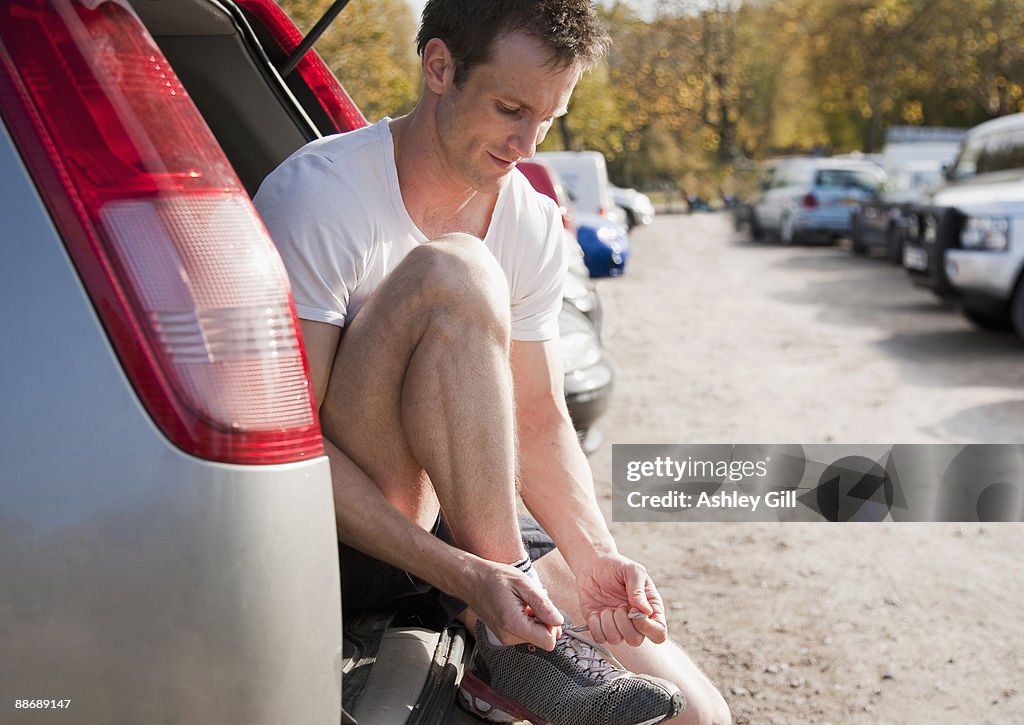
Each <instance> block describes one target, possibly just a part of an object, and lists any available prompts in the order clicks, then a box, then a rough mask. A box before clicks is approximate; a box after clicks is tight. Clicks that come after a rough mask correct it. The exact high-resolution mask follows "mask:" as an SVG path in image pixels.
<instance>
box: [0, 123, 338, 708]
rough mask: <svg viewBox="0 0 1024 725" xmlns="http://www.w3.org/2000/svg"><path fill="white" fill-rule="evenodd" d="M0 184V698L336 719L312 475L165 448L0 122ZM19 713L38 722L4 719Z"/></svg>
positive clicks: (323, 502) (328, 507)
mask: <svg viewBox="0 0 1024 725" xmlns="http://www.w3.org/2000/svg"><path fill="white" fill-rule="evenodd" d="M0 170H2V171H0V223H2V224H3V226H4V230H5V232H4V235H5V252H6V253H7V255H8V261H7V263H6V264H4V265H2V267H0V300H2V303H3V305H4V307H5V309H7V310H8V313H7V315H6V316H5V322H4V333H5V339H6V342H5V351H4V355H3V363H2V374H0V395H2V398H3V400H4V413H3V416H2V417H0V434H2V435H0V439H2V442H0V446H2V450H0V456H2V458H3V461H4V465H3V474H2V497H3V498H2V506H0V581H2V582H3V586H0V615H2V616H0V642H3V650H4V654H3V657H0V683H3V691H4V693H5V694H6V695H8V696H11V697H14V696H19V697H20V696H24V697H26V698H40V697H44V698H53V699H64V698H67V699H70V700H71V714H72V715H73V719H74V720H75V721H76V722H97V723H99V722H163V721H167V720H168V719H170V720H175V721H183V722H185V721H187V722H190V723H211V724H212V723H218V724H219V723H227V722H247V723H266V724H267V725H271V724H272V723H273V724H276V723H281V722H294V721H301V722H311V723H313V722H316V723H337V721H338V713H339V710H340V702H341V695H340V656H341V626H340V624H341V623H340V618H339V613H340V606H341V605H340V583H339V573H338V555H337V548H336V545H335V543H334V541H335V520H334V509H333V503H332V502H333V496H332V492H331V483H330V468H329V464H328V461H327V459H326V458H324V457H318V458H315V459H312V460H309V461H305V462H300V463H290V464H283V465H274V466H239V465H227V464H220V463H213V462H210V461H205V460H201V459H198V458H195V457H192V456H189V455H187V454H185V453H183V452H182V451H180V450H179V449H177V448H175V447H174V446H172V445H171V444H170V443H169V442H168V441H167V439H166V438H165V437H164V436H163V435H162V434H161V433H160V432H159V430H158V429H157V428H156V426H155V425H154V423H153V422H152V420H151V419H150V418H149V416H148V415H147V414H146V412H145V410H144V409H143V407H142V405H141V403H140V402H139V400H138V397H137V396H136V394H135V392H134V390H133V389H132V386H131V384H130V383H129V381H128V379H127V377H126V375H125V373H124V371H123V369H122V367H121V364H120V362H119V360H118V359H117V357H116V355H115V353H114V352H113V350H112V348H111V346H110V344H109V342H108V340H107V336H106V333H105V331H104V329H103V326H102V325H101V323H100V321H99V319H98V317H97V316H96V314H95V312H94V310H93V307H92V304H91V302H90V300H89V298H88V296H87V294H86V292H85V290H84V288H83V287H82V284H81V282H80V280H79V278H78V275H77V273H76V271H75V269H74V267H73V265H72V263H71V261H70V258H69V257H68V255H67V253H66V251H65V249H64V247H63V244H62V242H61V240H60V237H59V235H58V234H57V231H56V229H55V227H54V225H53V223H52V221H51V220H50V216H49V212H48V210H47V209H46V207H45V206H44V204H43V202H42V200H41V199H40V197H39V195H38V193H37V192H36V189H35V186H34V184H33V182H32V181H31V179H30V178H29V176H28V174H27V172H26V170H25V168H24V166H23V164H22V162H21V159H20V157H19V155H18V153H17V151H16V150H15V149H14V146H13V144H12V142H11V140H10V137H9V136H8V135H7V133H6V130H5V127H4V126H3V124H2V123H0ZM8 706H10V703H8ZM22 716H24V717H23V719H24V720H25V721H31V722H36V721H37V720H38V712H37V711H35V710H25V711H23V712H20V713H19V712H12V711H8V712H6V713H5V716H4V717H5V720H4V721H5V722H19V721H21V719H22Z"/></svg>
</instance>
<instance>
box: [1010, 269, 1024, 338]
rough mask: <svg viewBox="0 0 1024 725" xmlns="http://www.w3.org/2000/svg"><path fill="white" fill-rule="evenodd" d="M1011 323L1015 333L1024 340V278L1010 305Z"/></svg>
mask: <svg viewBox="0 0 1024 725" xmlns="http://www.w3.org/2000/svg"><path fill="white" fill-rule="evenodd" d="M1010 322H1011V324H1012V325H1013V330H1014V332H1016V333H1017V335H1018V336H1020V337H1022V338H1024V277H1022V278H1021V279H1020V280H1019V281H1018V282H1017V291H1016V292H1014V293H1013V301H1012V302H1011V303H1010Z"/></svg>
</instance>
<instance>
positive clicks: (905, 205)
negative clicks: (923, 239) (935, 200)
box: [850, 161, 942, 264]
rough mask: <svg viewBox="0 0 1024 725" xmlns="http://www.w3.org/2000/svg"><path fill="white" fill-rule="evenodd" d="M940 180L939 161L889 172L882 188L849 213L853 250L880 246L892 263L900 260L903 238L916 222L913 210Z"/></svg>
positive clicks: (859, 250)
mask: <svg viewBox="0 0 1024 725" xmlns="http://www.w3.org/2000/svg"><path fill="white" fill-rule="evenodd" d="M940 183H942V163H941V162H940V161H914V162H909V163H907V164H906V165H905V166H901V167H900V168H898V169H894V170H893V171H892V172H890V174H889V180H888V181H887V182H886V183H885V184H884V185H883V186H882V188H881V189H879V191H878V192H876V193H875V194H873V195H872V196H871V198H869V199H868V200H867V201H865V202H864V203H863V204H861V206H860V208H859V209H857V210H856V211H855V212H854V214H853V219H852V221H851V231H850V240H851V242H852V245H851V249H852V251H853V253H854V254H864V253H866V252H868V251H870V250H874V249H880V250H882V251H884V252H885V254H886V256H887V257H888V258H889V259H890V260H891V261H892V262H893V263H894V264H900V263H902V261H903V244H904V241H905V240H906V238H907V235H908V232H909V231H910V229H911V228H912V226H913V225H914V224H915V223H916V219H915V217H914V210H915V209H916V208H917V207H918V206H919V205H920V204H921V202H922V201H923V200H924V199H925V198H926V197H927V195H928V193H929V192H931V191H932V190H934V189H935V188H936V187H937V186H938V185H939V184H940Z"/></svg>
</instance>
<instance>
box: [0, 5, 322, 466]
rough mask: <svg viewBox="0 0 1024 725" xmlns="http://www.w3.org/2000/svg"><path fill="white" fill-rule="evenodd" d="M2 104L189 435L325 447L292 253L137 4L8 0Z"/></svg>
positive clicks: (144, 366) (107, 301)
mask: <svg viewBox="0 0 1024 725" xmlns="http://www.w3.org/2000/svg"><path fill="white" fill-rule="evenodd" d="M0 113H2V115H3V118H4V120H5V122H6V124H7V126H8V128H9V129H10V130H11V133H12V135H13V137H14V139H15V142H16V143H17V145H18V147H19V149H20V151H21V154H22V157H23V158H24V160H25V163H26V166H27V167H28V168H29V171H30V173H31V174H32V176H33V178H34V179H35V181H36V184H37V187H38V188H39V190H40V194H41V195H42V197H43V199H44V201H45V203H46V205H47V206H48V208H49V209H50V212H51V215H52V217H53V219H54V222H55V224H56V226H57V228H58V229H59V231H60V233H61V236H62V237H63V239H64V243H65V245H66V246H67V248H68V251H69V253H70V255H71V257H72V259H73V260H74V262H75V266H76V268H77V269H78V271H79V274H80V275H81V277H82V280H83V282H84V284H85V287H86V289H87V290H88V293H89V295H90V297H91V298H92V300H93V303H94V304H95V306H96V309H97V311H98V313H99V315H100V318H101V319H102V321H103V323H104V325H105V327H106V329H107V332H108V334H109V335H110V338H111V340H112V342H113V345H114V348H115V349H116V351H117V353H118V356H119V357H120V359H121V362H122V364H123V365H124V368H125V370H126V371H127V374H128V376H129V378H130V379H131V381H132V384H133V385H134V386H135V388H136V390H137V391H138V394H139V397H140V399H141V400H142V402H143V404H144V405H145V406H146V408H147V410H148V411H149V412H150V415H151V416H152V417H153V420H154V421H155V422H156V423H157V425H158V426H159V427H160V428H161V429H162V430H163V431H164V433H165V434H166V435H167V436H168V438H170V440H172V441H173V442H174V443H175V444H177V445H178V446H180V447H181V448H182V449H184V450H185V451H187V452H189V453H191V454H193V455H196V456H200V457H203V458H208V459H211V460H217V461H224V462H229V463H262V464H268V463H282V462H287V461H296V460H302V459H304V458H308V457H311V456H316V455H320V454H322V453H323V446H322V442H321V438H320V429H319V425H318V423H317V420H316V413H315V405H314V402H313V397H312V395H311V390H310V384H309V375H308V370H307V368H306V361H305V355H304V353H303V349H302V344H301V340H300V337H299V334H298V321H297V319H296V317H295V312H294V305H293V304H292V300H291V292H290V289H289V286H288V280H287V276H286V274H285V270H284V267H283V265H282V263H281V259H280V257H279V256H278V254H277V250H276V249H275V248H274V246H273V243H272V242H271V241H270V238H269V236H268V235H267V233H266V230H265V229H264V228H263V225H262V223H261V222H260V220H259V217H258V216H257V215H256V212H255V210H254V209H253V207H252V204H251V203H250V201H249V199H248V196H246V194H245V191H244V190H243V189H242V186H241V184H240V183H239V181H238V179H237V177H236V176H235V174H234V171H233V170H232V168H231V165H230V163H229V162H228V160H227V159H226V158H225V157H224V154H223V152H222V151H221V150H220V147H219V146H218V145H217V142H216V141H215V139H214V138H213V134H212V133H211V132H210V130H209V128H208V127H207V126H206V124H205V122H204V121H203V119H202V117H201V116H200V115H199V112H198V110H196V107H195V105H194V104H193V103H192V101H191V99H189V97H188V95H187V94H186V93H185V91H184V89H183V88H182V86H181V84H180V83H179V81H178V79H177V77H176V76H175V74H174V71H173V70H172V69H171V68H170V66H169V65H168V64H167V61H166V60H165V59H164V57H163V56H162V55H161V53H160V51H159V50H158V49H157V46H156V44H155V43H154V42H153V40H152V38H151V37H150V36H149V34H148V33H147V32H146V30H145V28H144V27H143V25H142V23H141V22H140V21H139V19H138V18H137V17H136V16H135V15H134V13H133V12H132V11H131V10H129V9H128V8H127V5H126V4H122V3H120V2H114V1H105V0H90V2H83V1H80V0H45V1H44V0H13V1H12V2H6V3H3V4H0Z"/></svg>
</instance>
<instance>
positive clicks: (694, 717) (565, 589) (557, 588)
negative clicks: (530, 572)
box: [534, 550, 732, 725]
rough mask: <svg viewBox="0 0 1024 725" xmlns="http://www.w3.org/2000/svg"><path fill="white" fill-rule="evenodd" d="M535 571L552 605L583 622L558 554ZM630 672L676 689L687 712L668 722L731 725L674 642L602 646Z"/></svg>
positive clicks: (714, 695)
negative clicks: (652, 678)
mask: <svg viewBox="0 0 1024 725" xmlns="http://www.w3.org/2000/svg"><path fill="white" fill-rule="evenodd" d="M534 567H535V568H536V570H537V571H538V573H539V574H540V576H541V578H542V579H543V581H544V584H545V586H546V587H547V588H548V593H549V594H550V595H551V598H552V599H553V600H554V602H555V605H556V606H557V607H558V608H559V609H561V610H562V611H564V612H565V613H566V614H568V615H569V619H570V620H571V621H574V622H583V621H586V620H585V618H584V617H583V616H582V614H581V613H580V609H579V599H578V595H577V593H576V584H575V579H574V578H573V574H572V571H570V569H569V566H568V564H566V563H565V559H563V558H562V555H561V554H559V553H558V551H557V550H555V551H552V552H551V553H550V554H547V555H545V556H544V557H543V558H541V559H539V560H538V561H537V562H536V563H535V564H534ZM604 646H606V647H608V649H609V650H610V651H611V653H612V654H613V655H615V658H616V659H617V660H619V662H621V663H622V665H623V666H624V667H625V668H626V669H627V670H629V671H630V672H637V673H643V674H647V675H654V676H655V677H661V678H662V679H665V680H668V681H669V682H671V683H673V684H674V685H675V686H676V687H678V688H679V689H680V690H681V691H682V693H683V696H684V697H685V698H686V709H685V710H684V711H683V712H682V713H680V715H679V716H678V717H677V718H674V719H673V720H671V721H670V722H671V723H673V724H675V723H678V724H679V725H712V724H714V725H724V723H730V722H732V718H731V715H730V714H729V706H728V705H727V704H726V703H725V700H724V699H723V698H722V696H721V694H719V692H718V690H717V689H716V688H715V686H714V685H713V684H711V681H710V680H709V679H708V678H707V676H706V675H705V674H704V673H703V672H701V671H700V668H698V667H697V665H696V664H694V662H693V660H691V659H690V658H689V657H688V656H687V655H686V653H685V652H683V650H682V649H681V648H680V647H679V646H678V645H677V644H675V643H674V642H672V641H671V640H668V641H666V642H664V643H662V644H654V643H653V642H651V641H650V640H647V641H645V642H644V643H643V644H641V645H640V646H639V647H631V646H629V645H628V644H626V643H625V642H622V643H619V644H614V645H604Z"/></svg>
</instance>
